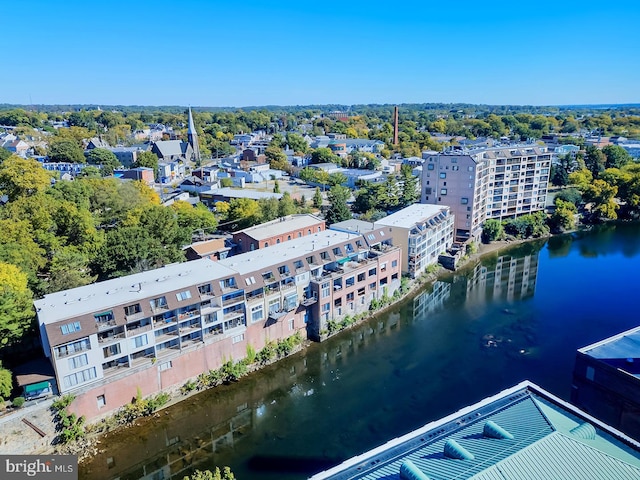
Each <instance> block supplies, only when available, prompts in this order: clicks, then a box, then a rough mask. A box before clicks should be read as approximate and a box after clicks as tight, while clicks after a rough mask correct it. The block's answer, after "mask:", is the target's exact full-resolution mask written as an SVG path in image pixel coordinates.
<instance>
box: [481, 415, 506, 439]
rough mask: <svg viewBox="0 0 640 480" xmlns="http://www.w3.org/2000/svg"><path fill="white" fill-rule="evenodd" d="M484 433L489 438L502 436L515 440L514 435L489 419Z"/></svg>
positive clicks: (502, 437)
mask: <svg viewBox="0 0 640 480" xmlns="http://www.w3.org/2000/svg"><path fill="white" fill-rule="evenodd" d="M482 434H483V435H484V436H485V437H488V438H500V439H508V440H513V435H511V434H510V433H509V432H507V431H506V430H505V429H504V428H502V427H501V426H500V425H498V424H497V423H495V422H492V421H491V420H489V421H488V422H487V423H485V424H484V429H483V430H482Z"/></svg>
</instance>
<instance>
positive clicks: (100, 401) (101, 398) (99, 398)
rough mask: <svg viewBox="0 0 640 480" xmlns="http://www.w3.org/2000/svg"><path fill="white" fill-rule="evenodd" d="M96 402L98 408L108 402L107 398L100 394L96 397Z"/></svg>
mask: <svg viewBox="0 0 640 480" xmlns="http://www.w3.org/2000/svg"><path fill="white" fill-rule="evenodd" d="M96 402H97V403H98V408H102V407H104V406H105V405H106V404H107V400H106V399H105V397H104V395H98V396H97V397H96Z"/></svg>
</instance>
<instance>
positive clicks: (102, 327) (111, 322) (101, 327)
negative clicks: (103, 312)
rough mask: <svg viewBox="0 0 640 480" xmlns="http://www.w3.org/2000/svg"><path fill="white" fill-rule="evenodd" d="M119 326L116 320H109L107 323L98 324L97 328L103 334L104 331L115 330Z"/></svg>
mask: <svg viewBox="0 0 640 480" xmlns="http://www.w3.org/2000/svg"><path fill="white" fill-rule="evenodd" d="M117 325H118V324H117V323H116V321H115V320H107V321H105V322H96V328H97V329H98V331H99V332H102V331H104V330H108V329H110V328H113V327H115V326H117Z"/></svg>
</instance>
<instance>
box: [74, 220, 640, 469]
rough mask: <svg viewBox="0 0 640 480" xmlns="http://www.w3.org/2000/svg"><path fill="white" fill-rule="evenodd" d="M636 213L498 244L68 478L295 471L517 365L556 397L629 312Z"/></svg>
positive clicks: (633, 300)
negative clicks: (628, 221) (590, 349)
mask: <svg viewBox="0 0 640 480" xmlns="http://www.w3.org/2000/svg"><path fill="white" fill-rule="evenodd" d="M638 272H640V226H639V225H637V224H636V225H618V226H616V227H604V228H600V229H596V230H593V231H592V232H589V233H585V234H580V236H567V237H556V238H553V239H551V240H550V241H548V242H537V243H532V244H526V245H523V246H519V247H515V248H513V249H510V250H504V251H502V252H500V256H498V254H494V255H492V256H490V257H488V258H486V259H485V260H484V261H483V262H482V263H480V264H477V265H471V266H469V267H468V268H466V269H465V270H464V271H459V272H457V273H456V274H455V275H453V274H452V275H450V276H449V277H447V278H445V279H443V280H442V281H439V282H436V283H435V284H434V285H433V286H430V287H427V288H426V290H424V291H423V292H420V293H419V294H418V295H417V296H415V297H414V298H411V299H408V300H406V301H404V302H403V303H401V304H398V305H396V306H394V307H393V308H392V309H391V310H389V311H388V312H386V313H385V314H383V315H381V316H380V317H379V318H376V319H373V320H371V321H369V322H368V323H366V324H363V325H361V326H359V327H357V328H354V329H352V330H349V331H347V332H343V333H342V334H340V335H338V336H337V337H334V338H332V339H330V340H328V341H326V342H324V343H322V344H314V345H312V346H311V347H310V348H309V349H307V350H305V351H304V352H301V353H299V354H297V355H294V356H292V357H290V358H287V359H285V360H283V361H281V362H279V363H278V364H277V365H272V366H270V367H268V368H266V369H263V370H261V371H260V372H257V373H255V374H252V375H251V376H249V377H247V378H245V379H242V380H241V381H240V382H238V383H236V384H233V385H229V386H223V387H219V388H216V389H213V390H211V391H208V392H204V393H201V394H199V395H197V396H194V397H192V398H190V399H188V400H186V401H184V402H181V403H180V404H178V405H176V406H174V407H171V408H169V409H167V410H165V411H162V412H160V415H159V417H158V418H153V419H145V420H144V421H143V422H141V423H140V425H138V426H135V427H132V428H130V429H128V430H126V431H123V432H118V433H115V434H112V435H111V436H108V437H106V438H104V439H103V440H102V444H101V445H100V448H102V449H104V452H103V453H101V454H99V455H97V456H96V457H94V458H93V459H92V460H91V461H90V462H87V463H85V464H84V465H82V466H81V469H80V478H81V479H103V478H104V479H108V478H118V477H119V478H120V479H121V480H125V479H138V478H146V479H162V478H179V479H182V477H183V475H185V474H188V473H190V471H189V468H191V467H195V466H197V467H198V468H201V469H206V468H213V467H214V466H215V465H219V466H223V465H229V466H231V468H232V470H233V471H234V473H235V475H236V478H238V479H239V480H248V479H256V480H271V479H274V480H275V479H283V480H285V479H302V478H306V477H308V476H309V475H310V474H312V473H314V472H315V471H318V470H321V469H324V468H326V467H328V466H330V465H331V464H333V463H337V462H339V461H341V460H343V459H345V458H348V457H350V456H352V455H355V454H358V453H361V452H363V451H365V450H367V449H370V448H372V447H374V446H376V445H379V444H381V443H384V442H385V441H387V440H389V439H391V438H393V437H395V436H398V435H402V434H404V433H406V432H408V431H410V430H412V429H415V428H417V427H419V426H422V425H423V424H425V423H427V422H429V421H431V420H434V419H437V418H440V417H442V416H444V415H446V414H448V413H451V412H453V411H455V410H457V409H459V408H461V407H463V406H465V405H468V404H470V403H473V402H476V401H478V400H481V399H482V398H484V397H486V396H489V395H492V394H494V393H497V392H498V391H500V390H502V389H504V388H506V387H510V386H512V385H514V384H516V383H518V382H520V381H521V380H524V379H529V380H532V381H533V382H535V383H537V384H538V385H540V386H542V387H543V388H545V389H547V390H549V391H551V392H552V393H555V394H556V395H558V396H560V397H562V398H565V399H568V398H569V392H570V388H571V375H572V370H573V362H574V358H575V351H576V349H577V348H579V347H583V346H585V345H588V344H590V343H593V342H595V341H597V340H600V339H603V338H606V337H608V336H610V335H613V334H615V333H619V332H621V331H623V330H626V329H629V328H631V327H634V326H636V325H638V324H640V315H638V312H639V311H640V289H639V281H638V280H639V275H638Z"/></svg>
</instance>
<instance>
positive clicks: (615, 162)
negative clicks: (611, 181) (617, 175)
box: [602, 145, 633, 168]
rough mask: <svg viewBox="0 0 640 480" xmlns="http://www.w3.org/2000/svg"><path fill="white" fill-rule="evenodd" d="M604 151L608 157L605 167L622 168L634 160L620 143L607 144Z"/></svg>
mask: <svg viewBox="0 0 640 480" xmlns="http://www.w3.org/2000/svg"><path fill="white" fill-rule="evenodd" d="M602 153H604V155H605V157H606V161H605V168H622V167H624V166H625V165H627V164H628V163H631V162H632V161H633V159H632V158H631V155H629V152H627V151H626V150H625V149H624V148H622V147H621V146H620V145H607V146H606V147H604V148H603V149H602Z"/></svg>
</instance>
